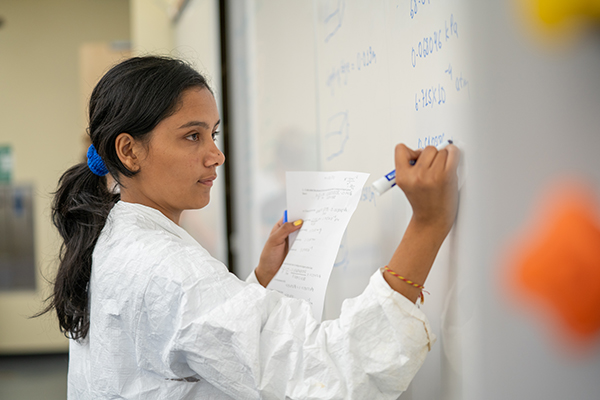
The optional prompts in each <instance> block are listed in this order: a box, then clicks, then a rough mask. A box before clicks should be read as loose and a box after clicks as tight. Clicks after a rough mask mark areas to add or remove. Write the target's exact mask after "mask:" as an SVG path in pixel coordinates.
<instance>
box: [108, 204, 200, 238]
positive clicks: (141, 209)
mask: <svg viewBox="0 0 600 400" xmlns="http://www.w3.org/2000/svg"><path fill="white" fill-rule="evenodd" d="M113 211H117V213H120V212H123V213H125V214H132V213H133V214H135V215H140V216H142V217H144V218H146V219H148V220H149V221H150V222H152V223H153V224H155V225H157V226H158V227H159V228H162V229H164V230H165V231H167V232H168V233H170V234H172V235H175V236H177V237H178V238H180V239H181V240H183V241H184V242H188V243H191V244H195V245H197V244H198V242H197V241H196V239H194V238H193V237H192V236H190V234H189V233H187V231H186V230H185V229H183V228H182V227H180V226H179V225H177V224H176V223H175V222H173V221H171V220H170V219H169V218H167V217H166V216H165V215H164V214H163V213H162V212H160V211H158V210H157V209H155V208H152V207H148V206H145V205H143V204H138V203H128V202H126V201H123V200H119V201H118V202H117V204H115V208H114V210H113Z"/></svg>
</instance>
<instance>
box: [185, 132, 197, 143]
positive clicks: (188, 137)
mask: <svg viewBox="0 0 600 400" xmlns="http://www.w3.org/2000/svg"><path fill="white" fill-rule="evenodd" d="M185 138H186V139H187V140H191V141H193V142H196V141H197V140H198V139H200V135H199V134H197V133H193V134H191V135H188V136H186V137H185Z"/></svg>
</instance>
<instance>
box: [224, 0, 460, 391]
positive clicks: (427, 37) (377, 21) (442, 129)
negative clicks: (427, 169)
mask: <svg viewBox="0 0 600 400" xmlns="http://www.w3.org/2000/svg"><path fill="white" fill-rule="evenodd" d="M432 3H433V4H432ZM463 3H464V2H462V1H455V2H439V1H435V2H430V1H420V0H417V1H413V2H410V1H389V2H372V1H367V0H335V1H315V2H297V1H260V2H258V1H257V2H233V5H232V6H231V9H232V10H234V11H232V15H231V16H230V25H231V26H232V32H230V34H231V36H232V38H231V39H230V43H231V46H232V48H233V51H232V53H231V55H230V57H231V58H232V65H233V75H234V79H233V84H232V87H233V91H232V97H233V98H234V100H233V101H234V104H233V106H232V116H233V123H232V132H233V135H234V136H233V146H234V149H233V151H234V153H233V156H234V157H235V160H234V162H235V164H236V165H237V166H236V167H235V168H236V171H237V173H234V178H233V179H234V182H233V184H234V186H235V188H236V195H235V199H236V204H234V206H235V210H236V214H235V220H234V222H235V227H236V237H237V238H238V240H237V241H236V243H237V244H238V246H236V248H235V249H234V251H235V252H236V254H237V260H238V263H237V269H238V273H239V275H240V276H241V277H245V276H246V275H247V274H249V273H250V272H251V271H252V270H253V268H254V267H255V266H256V265H257V263H258V258H259V256H260V251H261V250H262V246H263V244H264V241H265V240H266V237H267V235H268V232H269V231H270V229H271V227H272V226H273V224H275V222H276V221H277V220H278V219H279V218H280V217H281V216H282V213H283V210H284V209H285V204H286V203H285V179H284V177H285V171H303V170H309V171H310V170H320V171H344V170H346V171H359V172H367V173H370V174H371V176H370V178H369V180H368V181H367V183H366V185H365V188H364V190H363V193H362V196H361V202H360V204H359V206H358V208H357V211H356V212H355V214H354V216H353V218H352V220H351V222H350V224H349V226H348V229H347V230H346V233H345V235H344V239H343V240H342V244H341V246H340V249H339V252H338V257H337V260H336V262H335V265H334V270H333V273H332V276H331V280H330V284H329V287H328V291H327V297H326V304H325V310H324V318H325V319H330V318H336V317H337V316H338V315H339V312H340V309H341V304H342V302H343V301H344V299H346V298H350V297H355V296H357V295H358V294H360V293H361V292H362V290H364V288H365V287H366V285H367V282H368V279H369V277H370V276H371V275H372V274H373V272H374V271H376V270H377V269H378V268H380V267H382V266H384V265H385V264H386V263H387V261H389V259H390V258H391V255H392V253H393V251H394V250H395V248H396V246H397V245H398V243H399V242H400V239H401V237H402V234H403V231H404V229H405V227H406V225H407V223H408V220H409V219H410V207H409V205H408V202H407V201H406V199H405V198H404V195H403V194H402V193H401V191H400V190H399V189H394V190H392V191H391V192H390V193H387V194H386V195H384V196H382V197H378V196H377V195H376V194H375V192H374V191H373V188H372V186H371V184H372V182H373V181H374V180H376V179H378V178H379V177H381V176H383V175H384V174H386V173H388V172H389V171H390V170H392V169H393V168H394V159H393V154H394V146H395V145H396V144H397V143H400V142H403V143H406V144H407V145H409V146H410V147H413V148H423V147H425V146H426V145H436V144H439V143H441V142H442V141H443V140H446V139H455V140H456V139H460V140H461V141H462V142H464V143H468V142H469V135H470V128H469V121H470V120H471V118H470V114H469V113H470V96H471V95H470V87H471V85H472V83H471V62H470V52H469V45H470V44H469V40H468V38H469V30H470V27H469V18H468V14H467V12H466V10H465V8H466V7H465V5H464V4H463ZM236 98H237V100H236ZM236 146H237V147H236ZM452 236H453V239H452V240H453V241H454V242H458V240H459V236H460V235H457V234H456V233H453V234H452ZM450 240H451V239H449V240H447V242H446V243H445V244H444V246H443V247H442V250H441V252H440V255H439V257H438V260H437V261H436V263H435V265H434V267H433V272H432V274H431V276H430V278H429V280H428V282H427V285H426V286H427V289H428V291H429V292H430V293H431V295H430V296H427V299H426V302H425V305H424V306H423V307H422V309H423V311H424V312H425V313H426V314H427V315H429V317H430V322H431V325H432V328H433V330H434V332H435V333H436V334H437V335H438V337H439V338H440V339H441V340H439V341H438V343H437V345H436V346H434V348H433V350H432V351H431V353H430V355H429V357H428V359H427V361H426V363H425V365H424V367H423V368H422V369H421V371H420V372H419V374H418V375H417V377H416V378H415V381H414V382H413V384H412V385H411V386H412V387H411V389H410V390H409V391H408V392H407V393H405V394H404V395H403V398H406V399H410V398H411V396H413V397H414V398H422V399H432V398H437V399H441V398H450V396H451V395H452V393H451V388H450V387H449V385H448V384H445V383H444V381H447V380H448V379H450V378H456V377H455V376H454V375H452V373H451V371H452V370H453V369H458V367H456V368H454V367H452V364H453V363H458V362H459V357H458V356H457V354H456V351H457V350H456V349H457V348H458V346H459V343H455V342H456V340H457V338H456V336H457V335H456V334H450V333H448V334H446V335H445V334H444V332H454V333H455V332H457V328H456V329H455V327H454V325H453V324H456V320H457V316H456V315H455V313H454V312H453V311H454V309H455V306H454V302H455V301H456V300H455V299H454V298H453V297H452V295H451V293H452V290H456V288H455V287H454V286H455V281H456V274H457V271H456V268H457V266H456V263H455V262H454V263H453V262H451V256H452V257H453V258H454V259H456V258H457V257H458V255H457V251H456V248H457V247H458V244H457V243H454V244H453V245H450V243H449V242H450ZM452 248H454V249H455V251H454V253H452V251H451V249H452ZM451 253H452V254H451ZM442 321H444V322H445V324H446V326H445V327H443V326H442ZM442 343H445V344H442ZM443 346H446V347H448V349H452V351H447V352H444V350H443V348H444V347H443ZM453 352H454V353H453ZM453 354H454V355H453ZM443 365H445V367H444V366H443ZM442 393H445V395H444V396H446V397H443V396H442Z"/></svg>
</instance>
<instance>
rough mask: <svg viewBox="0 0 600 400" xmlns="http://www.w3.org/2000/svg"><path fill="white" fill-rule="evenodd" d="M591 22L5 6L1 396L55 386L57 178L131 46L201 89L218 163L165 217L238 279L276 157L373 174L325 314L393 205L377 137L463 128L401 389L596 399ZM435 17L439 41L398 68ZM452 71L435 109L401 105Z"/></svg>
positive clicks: (229, 0) (343, 1)
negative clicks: (202, 185)
mask: <svg viewBox="0 0 600 400" xmlns="http://www.w3.org/2000/svg"><path fill="white" fill-rule="evenodd" d="M599 16H600V2H599V1H597V0H577V1H560V0H511V1H509V0H506V1H504V0H495V1H489V2H476V1H473V0H454V1H446V2H439V1H437V0H388V1H366V0H313V1H309V0H306V1H297V0H0V400H2V399H47V400H52V399H65V398H66V374H67V367H68V354H67V351H68V340H67V339H66V338H65V337H64V336H63V335H62V334H61V333H60V331H59V329H58V324H57V323H56V321H55V316H54V315H45V316H43V317H40V318H35V319H31V318H29V317H30V316H32V315H33V314H35V313H36V312H38V311H39V310H40V309H41V308H42V305H43V300H44V299H45V298H46V297H47V296H48V295H49V293H50V287H51V286H50V283H49V282H51V281H52V279H53V277H54V274H55V270H56V266H57V257H58V253H59V249H60V240H59V237H58V234H57V232H56V231H55V229H54V228H53V226H52V224H51V220H50V204H51V200H52V192H53V191H54V190H55V189H56V185H57V182H58V179H59V178H60V176H61V174H62V173H63V172H64V171H65V170H66V169H67V168H69V167H70V166H71V165H73V164H75V163H78V162H82V161H84V160H85V152H86V150H87V147H88V146H89V141H88V138H87V136H86V133H85V132H86V126H87V101H88V99H89V95H90V93H91V91H92V89H93V87H94V85H95V83H96V82H97V80H98V79H99V78H100V77H101V76H102V74H103V73H104V72H106V71H107V70H108V68H110V66H112V65H114V64H115V63H117V62H118V61H119V60H123V59H125V58H127V57H131V56H134V55H144V54H164V55H170V56H174V57H180V58H183V59H185V60H187V61H189V62H190V63H192V64H193V65H194V66H195V67H196V68H197V69H198V70H199V71H200V72H202V73H204V74H205V75H206V76H207V77H208V79H209V82H210V83H211V86H212V88H213V91H214V92H215V97H216V99H217V103H218V106H219V109H220V112H221V116H222V121H223V123H222V132H223V135H220V138H219V143H218V144H219V146H220V147H221V148H222V149H223V150H224V151H225V154H226V156H227V162H226V164H225V167H223V168H222V169H223V170H222V171H221V172H220V174H219V179H218V180H217V182H216V184H215V186H214V188H213V192H212V198H211V204H210V205H209V206H208V207H207V208H205V209H203V210H199V211H189V212H186V214H185V215H184V217H183V218H182V222H181V224H182V226H183V227H184V228H185V229H186V230H188V231H189V232H190V233H191V234H192V236H194V237H195V238H196V239H197V240H198V241H199V242H200V243H201V244H202V245H203V246H204V247H205V248H207V249H208V250H209V251H210V253H211V254H212V255H213V256H215V257H216V258H218V259H220V260H223V261H224V262H226V264H227V265H228V266H229V267H230V269H231V270H232V272H234V273H236V274H237V275H238V276H239V277H240V278H242V279H245V278H246V276H247V275H248V274H249V273H250V272H251V271H252V270H253V268H254V266H255V265H256V262H257V260H258V257H259V254H260V251H261V249H262V244H263V243H264V241H265V239H266V236H267V234H268V232H269V231H270V229H271V226H272V225H273V224H274V223H275V222H276V221H277V220H278V219H279V218H280V216H281V214H282V212H283V209H285V171H290V170H323V171H327V170H343V169H348V170H356V171H361V172H370V173H371V177H370V178H369V181H368V182H367V185H366V186H365V189H364V190H363V195H362V198H361V204H360V205H359V208H358V210H357V213H356V214H355V217H354V219H353V221H352V222H351V224H350V226H349V228H348V230H347V234H346V235H345V237H344V240H343V241H342V246H341V247H340V252H339V255H338V260H337V261H336V264H335V266H334V271H333V275H332V276H333V278H332V281H331V283H330V287H329V289H328V297H327V299H326V306H325V315H326V318H335V317H336V316H337V315H338V314H339V309H340V307H341V303H342V301H343V300H344V299H345V298H347V297H353V296H355V295H357V294H358V293H360V292H361V291H362V289H363V288H364V285H366V279H368V276H369V275H371V274H372V273H373V271H375V270H376V269H377V268H379V267H380V266H381V265H382V264H383V263H385V262H386V261H387V259H389V256H390V255H391V252H392V251H393V248H394V247H395V245H396V244H397V242H398V240H399V239H400V237H401V235H402V228H403V226H405V225H406V223H407V221H408V219H409V217H410V210H409V208H408V205H407V203H406V201H405V200H404V198H403V197H402V195H401V193H400V191H397V193H393V194H390V195H388V196H386V197H385V198H384V197H382V198H378V197H376V196H375V194H374V192H373V190H372V188H371V186H370V183H371V182H372V181H373V180H375V179H377V178H378V177H379V176H381V175H382V174H385V173H387V172H389V169H390V168H389V166H391V165H393V164H392V163H393V153H392V149H393V145H394V144H395V143H398V142H405V143H407V144H409V145H410V146H412V147H415V148H416V147H423V145H422V143H427V141H431V140H433V139H432V138H439V137H442V136H443V135H446V136H444V137H446V138H448V137H452V138H455V139H460V140H461V141H463V143H464V144H465V147H463V148H462V150H463V154H464V155H465V161H467V163H466V169H465V171H463V172H464V174H465V175H466V176H467V179H466V184H465V185H464V187H463V188H462V189H461V208H460V212H459V217H458V221H457V226H456V227H455V229H454V230H453V232H452V233H451V235H450V238H449V239H448V241H447V242H446V243H445V244H444V247H443V248H442V251H441V253H440V256H439V260H438V261H436V265H435V266H434V270H433V271H434V272H433V273H432V275H431V276H430V278H429V280H428V288H429V289H432V290H431V292H432V295H431V297H430V298H428V300H427V302H426V304H425V305H424V306H423V310H424V311H425V313H426V314H427V315H428V316H429V318H430V320H431V323H432V327H433V329H434V331H435V333H436V335H437V336H438V338H439V340H438V342H437V343H436V345H435V346H434V349H432V352H431V354H430V356H429V357H428V359H427V361H426V364H425V365H424V367H423V369H422V370H421V371H420V372H419V373H418V374H417V377H416V378H415V381H414V382H413V385H411V388H410V390H409V391H408V392H407V393H405V394H404V395H403V396H402V397H401V398H402V399H407V400H410V399H415V400H417V399H423V400H429V399H453V400H454V399H469V400H480V399H507V398H510V399H531V398H536V397H539V398H544V399H564V398H570V399H586V400H587V399H590V400H591V399H599V398H600V379H598V377H600V346H599V343H600V342H599V332H600V322H598V321H599V320H600V278H599V273H598V271H599V270H600V255H599V254H598V252H599V251H600V239H599V238H600V228H599V226H600V222H599V221H600V219H599V218H598V215H599V214H600V213H599V210H600V207H599V205H600V203H599V202H598V187H599V184H600V156H599V155H598V150H597V149H599V148H600V129H599V126H600V33H599V32H600V30H599V29H598V20H599ZM437 27H440V30H439V33H440V37H442V35H443V36H444V37H445V38H446V39H445V41H444V47H442V46H441V43H440V45H439V48H438V49H437V50H436V53H435V54H434V55H432V56H429V57H428V58H427V59H426V58H423V57H421V58H418V59H416V58H415V59H413V60H412V63H413V64H412V65H411V58H410V57H409V55H410V54H411V51H410V50H411V48H413V50H414V49H415V48H416V49H417V50H418V49H419V48H418V45H421V44H422V43H421V41H422V42H425V41H426V40H427V39H428V35H430V34H431V32H433V31H434V29H433V28H436V29H437ZM453 32H454V36H452V35H453ZM436 34H437V30H436ZM436 37H437V36H436ZM453 37H454V39H452V38H453ZM449 38H450V39H449ZM436 40H437V39H436ZM448 40H450V41H449V42H448V43H446V42H447V41H448ZM432 43H433V42H432ZM437 45H438V44H437V42H436V46H437ZM432 46H433V45H432ZM432 48H433V47H432ZM432 54H433V53H432ZM405 56H406V57H405ZM436 57H437V58H436ZM367 59H368V62H367V61H366V60H367ZM353 60H356V63H357V64H358V63H359V62H361V63H362V66H363V69H362V70H361V72H360V74H359V73H358V72H356V71H354V69H353V68H354V64H352V67H351V68H350V67H346V62H348V64H347V65H348V66H349V65H350V64H349V63H350V62H351V61H353ZM415 60H418V61H415ZM428 63H429V64H428ZM415 65H418V68H416V69H415ZM419 68H421V69H419ZM453 68H454V69H453ZM359 69H360V68H359ZM453 73H454V75H452V74H453ZM432 77H433V80H432ZM448 77H449V78H450V83H446V88H447V90H446V91H447V93H448V99H447V105H446V108H441V107H438V108H435V109H433V110H423V109H421V110H415V102H417V100H415V99H416V96H415V95H414V94H415V93H418V92H419V90H420V89H422V88H427V87H430V86H432V85H434V83H435V85H437V84H438V83H440V82H442V83H443V82H444V81H443V80H442V79H447V78H448ZM438 79H439V81H437V80H438ZM407 93H408V95H407ZM444 101H445V102H446V99H444ZM405 106H406V107H405ZM427 113H429V114H427ZM463 178H464V176H463ZM574 183H576V185H575V186H573V184H574ZM564 193H574V194H575V197H574V199H568V201H567V200H565V201H558V200H557V201H556V202H553V201H552V200H553V199H560V198H562V197H561V194H564ZM563 214H564V215H568V217H566V218H567V221H579V222H580V223H577V224H569V223H564V221H563V220H560V221H559V220H558V217H556V216H558V215H563ZM573 215H575V217H573ZM555 217H556V218H555ZM544 221H545V223H544ZM571 238H576V239H573V240H571ZM548 276H553V277H558V278H557V280H555V281H552V280H549V279H546V277H548ZM523 277H527V279H529V280H527V279H525V278H523ZM531 282H534V283H531ZM538 283H539V284H538ZM565 287H566V288H569V290H566V291H565V290H564V288H565ZM507 288H509V289H507ZM523 295H525V296H523ZM582 305H585V307H583V306H582Z"/></svg>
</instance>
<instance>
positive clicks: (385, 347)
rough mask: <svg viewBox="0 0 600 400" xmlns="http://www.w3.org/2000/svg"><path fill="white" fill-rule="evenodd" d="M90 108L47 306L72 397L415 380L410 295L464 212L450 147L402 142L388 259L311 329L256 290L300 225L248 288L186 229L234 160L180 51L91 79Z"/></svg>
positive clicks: (362, 390)
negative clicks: (86, 144)
mask: <svg viewBox="0 0 600 400" xmlns="http://www.w3.org/2000/svg"><path fill="white" fill-rule="evenodd" d="M89 118H90V125H89V135H90V138H91V141H92V143H93V144H92V146H90V149H89V151H88V162H87V164H85V163H83V164H80V165H76V166H74V167H72V168H71V169H69V170H68V171H67V172H66V173H65V174H64V175H63V176H62V178H61V179H60V183H59V189H58V191H57V193H56V197H55V200H54V204H53V220H54V223H55V225H56V227H57V228H58V230H59V231H60V234H61V235H62V237H63V239H64V244H63V247H62V252H61V259H60V267H59V271H58V274H57V278H56V283H55V289H54V294H53V297H52V298H51V304H50V305H49V307H48V309H47V310H46V311H49V310H51V309H55V310H56V312H57V314H58V319H59V323H60V326H61V330H62V331H63V332H64V333H65V334H66V335H67V336H68V337H70V338H71V339H72V340H71V342H70V362H69V378H68V379H69V383H68V387H69V389H68V390H69V398H70V399H108V398H111V399H112V398H125V399H196V398H202V399H209V398H210V399H284V398H289V399H375V398H377V399H388V398H389V399H395V398H397V397H398V396H399V395H400V393H401V392H402V391H403V390H405V389H406V387H407V385H408V383H409V382H410V380H411V379H412V377H413V376H414V374H415V373H416V371H417V370H418V369H419V367H420V366H421V364H422V362H423V360H424V358H425V355H426V353H427V351H428V349H429V348H430V343H431V340H432V337H431V333H430V329H429V324H428V322H427V320H426V318H425V316H424V315H423V314H422V313H421V312H420V310H419V309H418V308H417V307H416V306H415V305H414V302H415V301H416V300H417V299H418V298H419V296H420V294H421V288H422V286H420V284H422V283H423V282H424V281H425V279H426V278H427V275H428V273H429V270H430V268H431V265H432V263H433V260H434V259H435V256H436V254H437V251H438V249H439V246H440V245H441V243H442V241H443V240H444V238H445V237H446V235H447V233H448V232H449V230H450V228H451V226H452V223H453V221H454V218H455V215H456V208H457V188H456V187H457V183H456V166H457V162H458V158H459V155H458V150H457V149H456V148H455V147H453V146H449V147H448V148H447V149H445V150H441V151H439V152H438V151H437V150H436V149H435V148H433V147H428V148H426V149H425V150H424V151H422V152H421V151H412V150H410V149H408V148H407V147H405V146H404V145H398V146H397V148H396V170H397V178H396V179H397V183H398V186H400V187H401V188H402V189H403V190H404V192H405V193H406V195H407V197H408V199H409V201H410V203H411V205H412V207H413V217H412V220H411V222H410V224H409V226H408V228H407V230H406V233H405V235H404V237H403V239H402V241H401V243H400V245H399V246H398V249H397V251H396V252H395V254H394V255H393V257H392V259H391V261H390V263H389V266H388V267H389V269H386V270H383V269H382V271H383V272H382V271H377V272H376V273H375V274H374V275H373V276H372V278H371V280H370V282H369V285H368V286H367V288H366V289H365V291H364V293H362V294H361V295H360V296H359V297H357V298H355V299H351V300H347V301H346V302H345V303H344V306H343V310H342V313H341V316H340V318H339V319H337V320H334V321H326V322H323V323H321V324H318V323H317V322H316V321H315V320H314V318H313V317H312V314H311V312H310V307H309V305H308V304H307V303H306V302H304V301H301V300H296V299H290V298H287V297H285V296H283V295H281V294H280V293H278V292H275V291H271V290H267V289H265V288H264V287H263V286H266V285H267V284H268V283H269V281H270V280H271V278H272V277H273V276H274V275H275V273H276V272H277V270H278V269H279V267H280V266H281V264H282V262H283V259H284V258H285V255H286V253H287V247H286V245H287V240H286V239H287V237H288V235H289V234H290V233H291V232H293V231H296V230H298V229H301V227H302V224H301V221H295V222H290V223H285V224H284V223H282V222H281V221H280V222H279V223H278V224H277V225H276V226H275V227H274V228H273V231H272V232H271V235H270V237H269V238H268V240H267V243H266V245H265V248H264V250H263V252H262V255H261V258H260V262H259V265H258V266H257V268H256V270H255V273H254V274H252V275H251V277H250V278H248V281H247V282H243V281H240V280H238V279H237V278H236V277H235V276H234V275H233V274H230V273H229V272H228V270H227V268H226V267H225V266H224V265H223V264H222V263H221V262H219V261H217V260H215V259H214V258H212V257H211V256H210V255H209V254H208V253H207V252H206V250H204V249H203V248H202V247H201V246H200V245H199V244H198V243H197V242H196V241H195V240H194V239H192V238H191V237H190V236H189V235H188V234H187V233H186V232H185V231H184V230H183V229H182V228H180V227H179V226H178V222H179V218H180V215H181V212H182V211H183V210H186V209H197V208H202V207H204V206H206V205H207V204H208V202H209V198H210V189H211V186H212V184H213V181H214V180H215V179H216V177H217V173H216V169H217V167H218V166H220V165H222V164H223V162H224V160H225V157H224V156H223V154H222V153H221V152H220V151H219V149H218V148H217V147H216V145H215V143H214V138H215V136H216V135H217V130H218V127H219V114H218V112H217V107H216V103H215V100H214V97H213V94H212V92H211V90H210V88H209V87H208V85H207V83H206V80H205V79H204V78H203V77H202V76H201V75H199V74H198V73H197V72H196V71H194V70H193V69H192V68H191V67H189V66H188V65H187V64H185V63H184V62H182V61H179V60H174V59H169V58H162V57H139V58H132V59H129V60H126V61H124V62H122V63H120V64H119V65H117V66H115V67H113V68H112V69H111V70H110V71H109V72H108V73H107V74H106V75H105V76H104V77H103V78H102V79H101V80H100V82H99V83H98V85H97V86H96V88H95V89H94V91H93V93H92V96H91V99H90V107H89ZM415 159H416V160H417V162H416V164H415V165H414V166H411V164H410V161H411V160H415ZM109 172H110V174H111V176H112V177H113V178H114V180H115V181H116V182H117V184H118V191H117V190H112V189H113V188H110V187H107V181H106V178H105V175H106V174H107V173H109ZM117 192H118V193H117ZM395 275H401V276H402V277H408V278H410V279H411V280H412V281H414V282H417V284H415V286H413V285H411V284H408V283H407V282H405V280H406V279H405V278H401V279H398V277H397V276H395ZM402 279H404V281H403V280H402ZM258 283H260V285H259V284H258ZM261 285H262V286H261ZM416 286H419V287H416Z"/></svg>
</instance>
